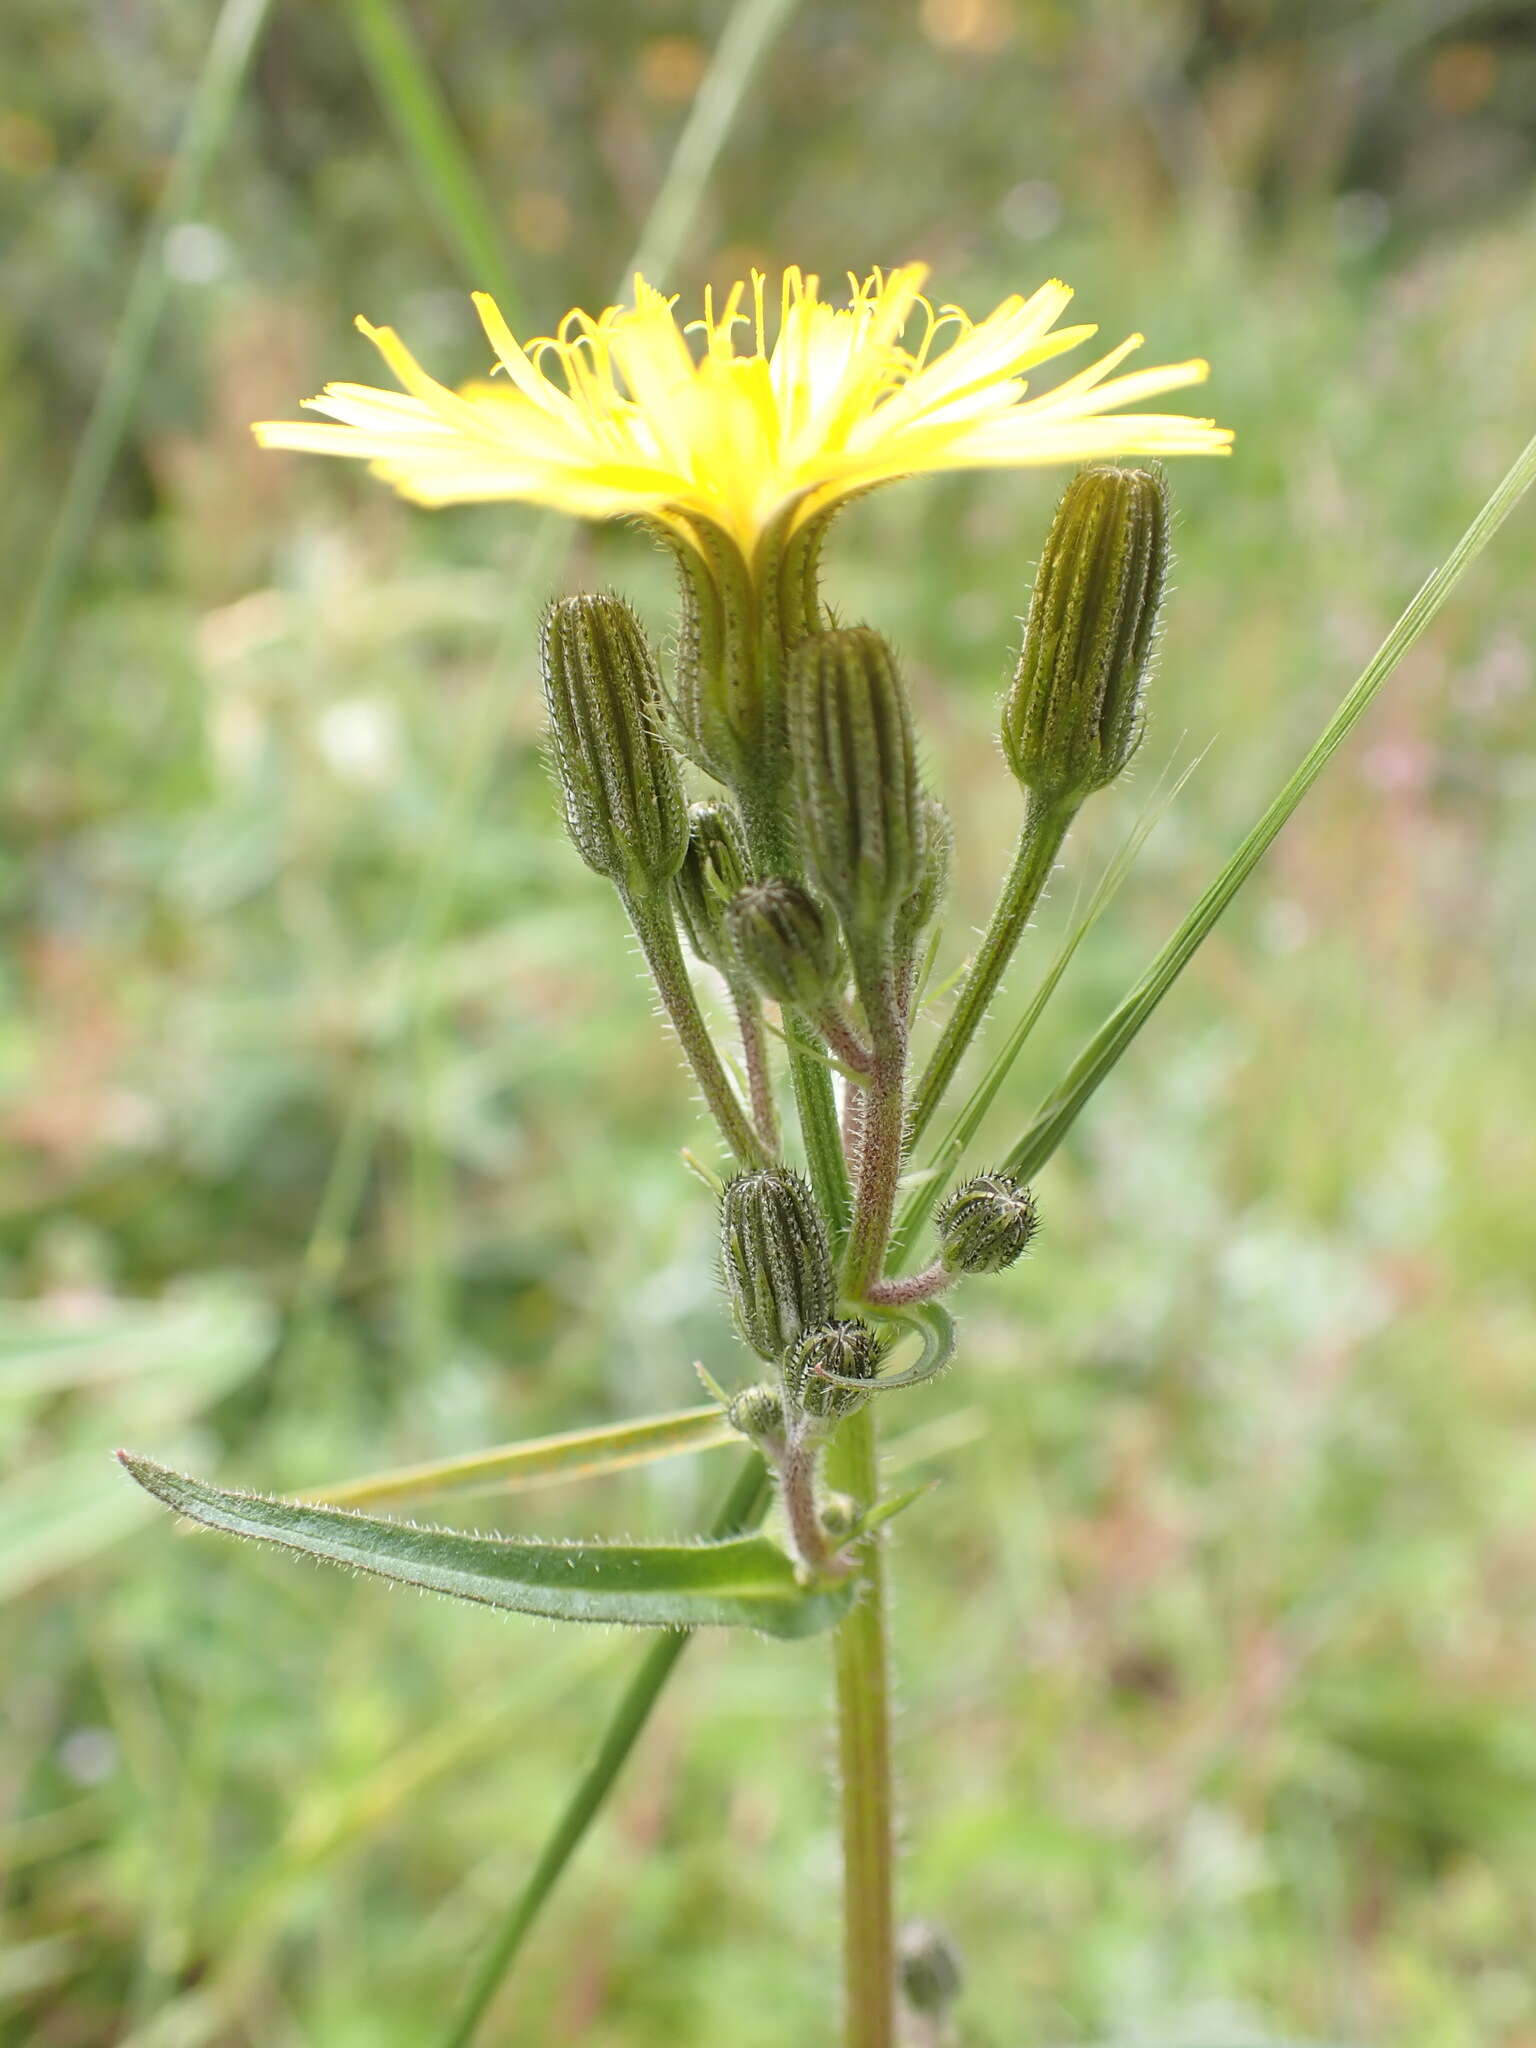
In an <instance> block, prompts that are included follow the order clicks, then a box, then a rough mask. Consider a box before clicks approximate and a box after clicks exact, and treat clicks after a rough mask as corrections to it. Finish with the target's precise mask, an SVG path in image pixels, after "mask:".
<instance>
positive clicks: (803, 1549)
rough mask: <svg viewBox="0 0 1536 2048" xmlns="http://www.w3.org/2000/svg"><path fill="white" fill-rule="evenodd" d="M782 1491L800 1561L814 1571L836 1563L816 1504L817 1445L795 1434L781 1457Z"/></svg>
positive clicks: (780, 1485)
mask: <svg viewBox="0 0 1536 2048" xmlns="http://www.w3.org/2000/svg"><path fill="white" fill-rule="evenodd" d="M779 1491H780V1494H781V1496H782V1498H783V1501H784V1519H785V1520H786V1521H787V1522H788V1524H789V1534H790V1540H791V1541H792V1542H793V1544H794V1548H795V1555H796V1556H797V1557H798V1558H799V1560H800V1562H801V1563H802V1564H803V1565H805V1566H806V1567H807V1568H808V1569H809V1570H811V1571H813V1572H825V1571H827V1570H828V1569H829V1568H830V1566H831V1563H832V1556H831V1552H830V1551H829V1550H828V1549H827V1539H826V1535H825V1533H824V1531H823V1529H822V1526H821V1516H820V1514H819V1513H818V1512H817V1508H816V1448H815V1446H814V1445H812V1444H809V1443H806V1442H805V1441H804V1440H802V1441H800V1442H798V1443H797V1442H795V1441H794V1440H793V1437H792V1438H791V1441H790V1443H789V1446H788V1448H787V1449H786V1450H785V1453H784V1456H783V1457H782V1459H781V1460H780V1461H779Z"/></svg>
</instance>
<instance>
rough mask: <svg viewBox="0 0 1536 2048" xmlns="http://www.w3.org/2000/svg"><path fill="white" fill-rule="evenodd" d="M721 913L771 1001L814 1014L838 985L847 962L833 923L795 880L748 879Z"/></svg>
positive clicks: (739, 953)
mask: <svg viewBox="0 0 1536 2048" xmlns="http://www.w3.org/2000/svg"><path fill="white" fill-rule="evenodd" d="M725 918H726V926H727V929H728V930H729V932H730V936H731V940H732V943H733V944H734V946H735V948H736V954H737V958H738V959H739V960H740V961H741V964H742V966H743V967H745V968H746V970H747V973H748V974H749V975H750V976H751V978H752V981H753V983H754V984H755V985H756V987H757V988H758V990H759V991H760V992H761V993H762V994H763V995H765V996H767V997H768V998H769V1000H770V1001H771V1002H775V1003H783V1004H787V1005H789V1006H791V1007H793V1008H797V1009H801V1010H806V1011H809V1012H810V1013H811V1014H812V1015H814V1014H815V1013H816V1011H818V1010H819V1009H820V1008H821V1007H822V1006H823V1004H825V1003H826V1002H827V1001H828V1000H829V999H831V998H835V997H836V996H837V994H838V993H839V991H840V990H841V988H842V984H843V981H844V979H845V977H846V973H847V966H846V962H845V960H844V958H843V942H842V940H841V939H840V938H839V937H838V933H837V926H836V925H835V924H834V923H833V921H832V919H831V917H830V916H829V915H828V913H827V912H826V911H825V910H824V909H823V908H822V906H821V905H820V904H819V903H818V902H817V901H816V898H815V897H814V896H813V895H812V894H811V892H810V890H809V889H803V888H802V887H801V886H800V884H799V883H798V882H790V881H786V880H785V879H784V877H783V876H782V875H769V876H767V877H765V878H764V880H762V881H760V882H749V883H748V884H747V886H746V888H744V889H743V890H741V891H740V893H739V894H738V895H737V896H736V897H734V898H733V899H732V902H731V904H730V906H729V908H728V909H727V911H726V914H725Z"/></svg>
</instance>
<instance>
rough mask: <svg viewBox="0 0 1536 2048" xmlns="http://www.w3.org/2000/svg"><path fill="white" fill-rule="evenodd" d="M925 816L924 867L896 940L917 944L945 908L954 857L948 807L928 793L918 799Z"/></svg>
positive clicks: (905, 906) (899, 921)
mask: <svg viewBox="0 0 1536 2048" xmlns="http://www.w3.org/2000/svg"><path fill="white" fill-rule="evenodd" d="M919 804H920V807H921V810H922V814H923V865H922V872H921V874H920V875H919V877H918V883H917V887H916V888H915V889H914V890H913V891H912V894H911V895H910V896H909V897H908V898H907V900H906V902H905V903H903V904H902V906H901V912H900V915H899V916H898V917H897V920H896V933H897V937H898V938H899V939H900V940H901V942H902V944H903V945H908V946H910V945H914V944H915V943H916V942H917V940H918V939H919V938H921V936H922V934H923V933H924V932H925V931H926V930H927V929H928V927H929V925H931V924H932V923H933V921H934V919H935V918H936V917H937V916H938V914H939V912H940V911H941V910H942V909H943V908H944V901H945V898H946V897H947V896H948V894H949V871H950V868H951V866H952V864H953V861H954V856H955V828H954V826H953V825H952V824H951V822H950V817H949V810H948V807H947V806H946V805H944V804H942V803H940V801H939V799H938V798H937V797H936V796H929V795H928V794H927V792H926V791H925V792H924V793H923V795H922V796H921V797H920V798H919Z"/></svg>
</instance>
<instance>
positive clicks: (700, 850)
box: [672, 799, 751, 974]
mask: <svg viewBox="0 0 1536 2048" xmlns="http://www.w3.org/2000/svg"><path fill="white" fill-rule="evenodd" d="M750 872H751V866H750V863H749V861H748V858H747V842H746V837H745V835H744V833H743V832H742V829H741V820H740V819H739V818H738V817H737V815H736V813H735V812H734V811H733V810H732V809H731V807H730V805H729V804H723V803H717V802H715V801H714V800H713V799H711V800H710V801H709V802H707V803H698V804H693V805H691V806H690V807H689V811H688V851H687V852H686V853H685V854H684V855H683V864H682V866H681V867H680V868H679V869H678V871H677V873H676V875H674V876H673V878H672V905H673V908H674V909H675V910H676V912H677V921H678V923H679V924H680V925H681V926H682V929H683V936H684V937H685V938H686V939H687V941H688V943H689V945H690V946H691V947H692V948H693V950H694V952H695V953H697V955H698V956H699V958H700V959H701V960H702V961H703V962H704V964H705V966H706V967H713V968H716V969H717V970H718V971H719V972H720V973H721V974H734V973H735V972H736V964H737V963H736V955H735V951H734V949H733V947H732V945H731V936H730V933H729V931H728V930H727V929H726V921H725V913H726V907H727V905H728V904H729V903H730V900H731V898H732V897H733V896H735V895H736V894H737V893H738V892H739V890H740V889H741V888H742V887H743V886H744V884H745V882H746V879H747V876H748V874H749V873H750Z"/></svg>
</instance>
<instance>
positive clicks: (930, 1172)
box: [889, 761, 1199, 1272]
mask: <svg viewBox="0 0 1536 2048" xmlns="http://www.w3.org/2000/svg"><path fill="white" fill-rule="evenodd" d="M1198 765H1199V764H1198V762H1195V761H1192V762H1191V763H1190V765H1189V766H1188V767H1187V768H1186V769H1185V770H1184V772H1183V774H1182V775H1180V776H1179V777H1178V779H1177V781H1175V782H1174V783H1173V785H1172V787H1171V788H1169V789H1167V790H1166V791H1163V792H1162V793H1161V794H1159V793H1158V792H1157V791H1155V790H1154V792H1153V795H1152V800H1151V802H1150V803H1148V805H1147V807H1146V809H1145V810H1144V811H1143V812H1142V814H1141V816H1140V817H1139V818H1138V819H1137V821H1136V823H1135V824H1134V825H1133V826H1132V827H1131V829H1130V831H1129V832H1128V833H1127V834H1126V836H1125V839H1124V840H1123V841H1122V843H1121V845H1120V846H1119V848H1118V849H1117V850H1116V852H1115V855H1114V857H1113V859H1112V860H1111V861H1110V862H1109V863H1108V865H1107V866H1106V867H1105V869H1104V872H1103V874H1102V875H1100V877H1099V879H1098V881H1097V883H1096V884H1095V885H1094V890H1093V894H1092V895H1091V896H1090V897H1089V898H1088V901H1087V902H1086V903H1085V904H1084V906H1083V908H1082V909H1081V911H1079V912H1078V914H1077V916H1076V917H1074V918H1073V920H1072V923H1071V925H1070V926H1069V928H1068V930H1067V934H1066V936H1065V938H1063V940H1062V942H1061V944H1060V945H1059V946H1058V947H1057V949H1056V957H1055V958H1054V959H1053V960H1052V962H1051V964H1050V966H1049V967H1048V968H1047V969H1046V971H1045V974H1044V975H1043V977H1042V978H1041V981H1040V985H1039V987H1038V988H1037V989H1036V990H1035V992H1034V994H1033V995H1032V996H1031V997H1030V999H1029V1003H1028V1005H1027V1007H1026V1008H1025V1011H1024V1014H1023V1016H1022V1017H1020V1019H1019V1021H1018V1022H1017V1023H1016V1024H1015V1025H1014V1027H1013V1029H1012V1030H1011V1031H1010V1032H1009V1034H1008V1036H1007V1037H1006V1038H1005V1039H1004V1040H1003V1042H1002V1044H1001V1045H1000V1046H999V1047H998V1049H997V1053H996V1055H995V1057H994V1058H993V1060H992V1063H991V1065H990V1066H989V1067H988V1068H987V1071H986V1073H985V1074H983V1075H982V1077H981V1079H980V1080H979V1081H978V1082H977V1084H976V1086H975V1088H974V1089H972V1091H971V1095H970V1098H969V1100H968V1101H967V1102H966V1104H965V1106H964V1108H963V1109H962V1110H961V1111H960V1113H959V1115H958V1116H957V1117H956V1118H955V1120H954V1122H953V1123H952V1124H951V1125H950V1127H949V1129H948V1131H946V1132H945V1134H944V1139H943V1142H942V1143H941V1144H940V1146H939V1148H938V1150H937V1151H936V1152H935V1153H934V1155H933V1157H932V1158H931V1159H930V1160H929V1162H928V1165H927V1166H926V1167H925V1168H924V1169H923V1179H922V1181H921V1183H920V1184H919V1185H918V1186H917V1187H915V1188H914V1189H913V1190H912V1192H911V1194H910V1195H909V1196H908V1197H907V1200H906V1204H905V1206H904V1207H903V1209H902V1212H901V1217H900V1220H899V1221H898V1223H897V1226H896V1230H895V1233H894V1235H893V1237H892V1241H891V1258H890V1261H889V1270H890V1271H892V1272H900V1271H901V1269H902V1267H903V1266H904V1265H905V1263H906V1261H907V1259H908V1258H909V1257H910V1256H911V1251H912V1244H913V1240H914V1239H915V1238H916V1236H917V1233H918V1231H919V1230H921V1228H922V1227H923V1224H924V1223H925V1222H926V1221H927V1218H928V1215H929V1213H930V1211H931V1210H932V1208H933V1205H934V1203H935V1202H937V1201H938V1199H939V1197H940V1195H941V1194H943V1192H944V1190H945V1188H946V1187H947V1186H948V1184H949V1179H950V1176H951V1175H952V1174H953V1172H954V1170H955V1168H956V1167H957V1166H958V1165H959V1163H960V1161H961V1159H962V1157H963V1156H964V1154H965V1150H966V1147H967V1146H968V1145H969V1144H970V1143H971V1140H972V1139H973V1138H974V1137H975V1136H976V1133H977V1132H978V1131H979V1130H980V1129H981V1126H982V1123H983V1120H984V1119H985V1117H986V1114H987V1111H988V1110H989V1109H990V1108H991V1107H992V1104H993V1102H994V1101H995V1100H996V1099H997V1093H998V1090H999V1089H1000V1088H1001V1087H1002V1085H1003V1083H1004V1081H1006V1080H1007V1078H1008V1075H1009V1073H1010V1072H1011V1071H1012V1068H1013V1064H1014V1061H1015V1060H1017V1058H1018V1056H1019V1054H1020V1053H1021V1052H1022V1051H1023V1050H1024V1046H1025V1042H1026V1040H1027V1039H1028V1038H1029V1035H1030V1033H1031V1032H1032V1031H1033V1030H1034V1028H1035V1026H1036V1025H1037V1024H1038V1023H1039V1021H1040V1018H1041V1016H1042V1015H1043V1013H1044V1011H1045V1006H1046V1004H1047V1003H1048V1002H1049V1001H1050V1000H1051V997H1052V996H1053V995H1054V994H1055V993H1056V988H1057V985H1058V983H1059V982H1060V980H1061V977H1062V976H1063V975H1064V974H1065V973H1066V971H1067V969H1068V967H1069V966H1070V965H1071V964H1072V958H1073V955H1074V954H1075V953H1076V952H1077V949H1078V947H1079V946H1080V945H1081V944H1082V942H1083V940H1084V939H1085V938H1087V936H1088V934H1089V933H1090V932H1091V931H1092V930H1093V928H1094V926H1095V925H1096V924H1097V923H1098V921H1099V919H1100V918H1101V917H1102V916H1103V915H1104V912H1105V911H1106V910H1107V909H1108V908H1109V906H1110V904H1111V903H1112V902H1113V901H1114V898H1115V896H1116V894H1117V893H1118V892H1119V889H1120V885H1121V884H1122V883H1123V882H1124V880H1125V878H1126V876H1127V875H1128V874H1129V873H1130V871H1131V869H1132V868H1133V867H1134V866H1135V863H1136V856H1137V854H1139V853H1140V851H1141V849H1142V847H1143V846H1144V845H1145V844H1146V842H1147V839H1148V837H1149V836H1150V834H1151V832H1152V831H1153V829H1154V827H1155V826H1156V825H1157V823H1158V821H1159V819H1161V818H1162V817H1163V815H1164V813H1165V812H1166V811H1167V809H1168V807H1169V805H1170V804H1172V802H1173V801H1174V799H1175V798H1176V797H1177V796H1178V794H1179V791H1180V790H1181V789H1182V788H1183V787H1184V785H1185V783H1186V782H1188V780H1189V778H1190V776H1191V775H1193V774H1194V772H1195V769H1196V767H1197V766H1198Z"/></svg>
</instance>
